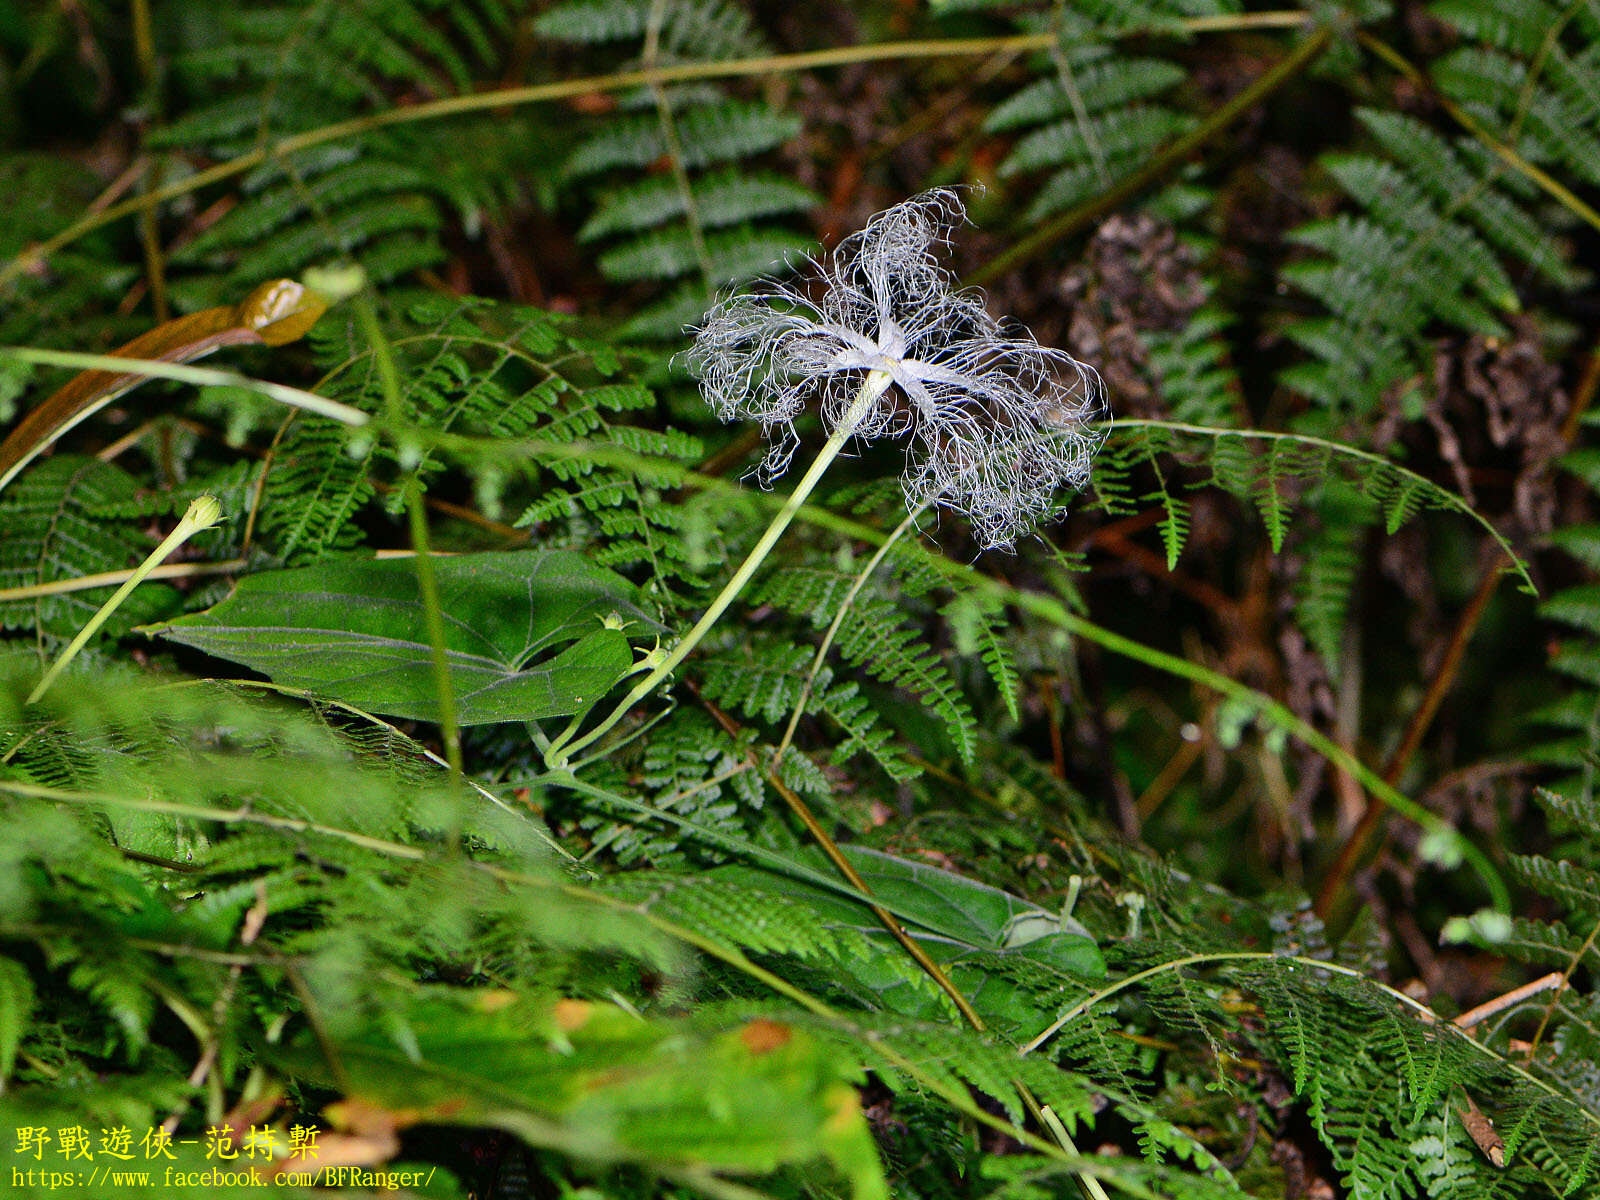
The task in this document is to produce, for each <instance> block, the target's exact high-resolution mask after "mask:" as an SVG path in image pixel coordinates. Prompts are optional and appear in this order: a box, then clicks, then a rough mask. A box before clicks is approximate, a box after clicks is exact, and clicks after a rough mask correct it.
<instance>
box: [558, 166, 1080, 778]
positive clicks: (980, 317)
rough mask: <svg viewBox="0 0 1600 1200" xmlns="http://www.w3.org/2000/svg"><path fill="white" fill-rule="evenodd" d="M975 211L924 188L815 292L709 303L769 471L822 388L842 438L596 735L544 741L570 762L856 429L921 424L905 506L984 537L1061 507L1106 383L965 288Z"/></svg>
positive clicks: (736, 589) (664, 669)
mask: <svg viewBox="0 0 1600 1200" xmlns="http://www.w3.org/2000/svg"><path fill="white" fill-rule="evenodd" d="M965 219H966V211H965V209H964V208H963V207H962V204H961V199H960V197H959V195H958V194H957V193H956V192H955V191H953V190H951V189H949V188H936V189H934V190H932V191H928V192H924V193H922V194H921V195H919V196H914V197H912V198H911V199H910V200H906V201H904V202H902V203H900V204H897V205H895V206H894V207H893V208H890V209H888V210H887V211H885V212H882V213H879V214H878V215H877V216H875V217H873V218H872V220H871V221H869V222H868V223H867V226H866V228H864V229H862V230H861V231H860V232H858V233H855V234H852V235H851V236H850V237H847V238H845V239H844V240H843V241H842V242H840V243H839V245H838V247H837V248H836V249H835V250H834V252H833V253H832V254H831V255H830V256H828V257H827V258H826V259H825V260H812V261H811V264H810V265H811V267H812V268H813V274H814V275H815V277H816V282H817V283H818V284H820V287H819V288H818V289H817V291H818V295H817V297H816V298H815V299H813V298H811V296H810V295H809V294H808V293H807V292H805V291H802V290H800V289H799V288H797V287H795V286H793V285H790V284H786V283H782V282H779V281H777V280H775V279H766V280H761V281H758V282H757V283H756V285H755V286H754V287H753V288H752V289H751V290H749V291H745V292H740V293H736V294H733V295H730V296H727V297H725V298H724V299H723V300H721V301H720V302H719V303H718V304H717V305H716V306H715V307H714V308H712V310H711V311H710V312H709V313H708V314H707V315H706V320H705V323H704V324H703V325H702V326H701V327H700V329H699V331H698V333H697V335H696V338H695V344H694V347H693V349H691V350H690V352H689V355H688V360H689V365H690V367H691V369H692V370H693V371H694V372H695V374H696V375H697V376H698V377H699V379H700V387H701V391H702V393H703V394H704V396H705V398H706V400H707V402H708V403H710V404H711V406H712V407H713V408H715V409H716V410H717V414H718V415H719V416H720V417H722V419H723V420H725V421H732V420H741V419H745V420H748V419H754V420H757V421H760V422H761V424H762V426H763V428H764V429H765V431H766V433H767V436H768V439H769V441H770V443H771V448H770V449H769V451H768V454H767V457H766V460H765V461H764V462H763V464H762V466H761V468H760V470H759V472H758V474H759V477H760V479H761V482H762V483H763V484H764V485H766V484H770V483H771V482H772V481H773V480H774V479H775V478H777V477H778V476H779V475H781V474H782V473H783V472H784V471H785V470H786V469H787V467H788V465H789V462H790V460H791V459H792V458H793V456H794V452H795V449H796V448H797V447H798V446H799V441H800V439H799V435H798V434H797V433H796V432H795V428H794V424H795V421H796V420H797V419H798V418H799V417H800V415H801V414H802V413H803V412H804V411H805V410H806V408H807V407H808V405H810V404H811V403H813V402H819V401H820V408H821V413H822V420H823V425H824V427H825V428H827V430H828V440H827V442H826V443H825V444H824V445H823V447H822V450H821V452H820V453H819V454H818V455H817V457H816V459H815V460H813V462H812V463H811V465H810V466H809V467H808V468H807V469H806V472H805V474H804V475H803V476H802V477H801V479H800V482H799V484H798V485H797V486H796V487H795V490H794V492H793V493H792V494H791V495H790V497H789V499H788V500H787V501H785V503H784V505H783V507H782V508H781V509H780V510H779V511H778V514H777V516H776V517H774V518H773V521H772V524H771V525H769V526H768V527H767V529H766V531H765V532H764V533H763V534H762V535H761V538H760V539H759V540H758V541H757V542H756V545H755V547H754V548H753V549H752V550H751V551H750V554H749V556H748V557H747V558H746V559H745V560H744V562H743V563H742V564H741V565H740V566H739V569H738V570H737V571H736V572H735V573H734V575H733V578H731V579H730V580H729V581H728V583H727V585H726V586H725V587H724V588H723V589H722V591H721V592H720V593H719V594H718V595H717V597H716V599H715V600H713V601H712V602H711V606H710V607H709V608H708V609H706V611H705V613H704V615H702V616H701V618H700V620H699V621H697V622H696V623H695V625H694V628H692V629H691V630H690V631H689V632H688V634H687V635H685V636H684V638H683V639H682V640H681V641H679V642H678V643H677V644H676V645H675V646H674V647H673V648H672V650H671V651H670V652H668V653H666V654H658V655H656V656H653V658H652V659H649V660H646V663H647V666H648V671H647V673H646V674H645V675H644V676H643V677H642V678H641V679H640V680H639V682H638V683H636V684H635V685H634V687H633V688H632V689H631V690H630V691H629V692H628V694H627V695H626V696H625V697H624V698H623V700H622V702H621V703H620V704H619V705H618V706H617V707H616V708H615V709H614V710H613V711H612V712H611V713H610V714H609V715H608V716H607V717H606V718H605V719H604V720H603V721H601V722H600V723H599V724H598V725H596V726H595V727H594V728H592V729H590V730H589V731H588V732H587V733H585V734H583V735H582V736H581V737H580V736H575V735H576V732H577V724H576V722H575V723H574V725H573V727H572V728H569V729H568V730H567V732H566V733H564V734H563V735H561V736H560V737H558V738H556V739H555V740H554V741H553V742H552V743H551V744H550V747H549V748H548V750H547V751H546V753H545V761H546V762H547V764H548V765H549V766H550V767H552V768H554V769H561V768H565V767H567V766H568V765H569V764H570V763H571V762H572V761H573V758H574V756H575V755H576V754H577V753H578V752H579V751H581V750H582V749H584V748H585V747H586V746H589V745H590V744H592V743H593V742H594V741H595V740H596V739H598V738H599V737H601V736H602V735H603V734H605V732H606V731H607V730H609V729H611V728H612V727H613V726H614V725H616V723H617V722H618V721H620V720H621V719H622V718H623V717H624V716H625V715H626V714H627V712H628V710H629V709H630V708H632V706H633V705H634V704H635V703H637V702H638V701H639V700H641V699H643V698H644V697H645V696H647V695H649V693H650V692H651V691H652V690H654V688H655V687H656V686H657V685H658V684H659V683H660V682H661V681H662V680H663V679H665V678H666V677H667V676H668V675H669V674H671V673H672V671H673V670H675V669H676V668H677V666H678V664H679V663H681V662H682V661H683V659H684V658H685V657H686V656H687V655H688V654H689V653H690V652H691V651H692V650H693V649H694V648H695V646H696V645H698V644H699V642H700V640H701V639H702V638H704V637H705V635H706V634H707V633H708V632H709V631H710V629H711V628H712V626H713V625H715V624H716V622H717V620H718V619H719V618H720V617H721V616H722V614H723V612H725V611H726V610H727V608H728V605H729V604H731V603H732V602H733V600H734V598H735V597H736V596H738V594H739V593H740V591H742V590H743V588H744V586H745V584H747V583H748V582H749V580H750V578H751V576H753V575H754V574H755V572H756V570H757V569H758V568H759V567H760V565H761V563H762V562H763V560H765V558H766V556H767V555H768V554H769V553H770V552H771V550H772V547H773V546H774V545H776V543H777V541H778V538H779V537H780V536H781V535H782V534H783V531H784V530H785V529H787V528H788V526H789V523H790V522H791V521H792V520H793V519H794V516H795V514H796V513H797V512H798V511H799V510H800V506H801V505H802V504H804V503H805V501H806V498H807V497H808V496H810V495H811V493H812V491H813V490H814V489H815V488H816V486H817V484H818V482H819V481H820V480H821V479H822V476H823V474H824V472H826V470H827V469H828V467H829V466H830V465H831V464H832V462H833V460H834V459H835V458H836V457H837V456H838V455H839V453H840V451H841V450H843V449H844V446H845V444H846V443H847V442H848V441H849V440H850V439H852V438H859V439H861V440H870V439H873V438H878V437H885V436H888V437H906V438H908V439H909V441H910V443H911V445H910V451H909V453H908V455H907V466H906V472H905V475H904V476H903V478H902V485H903V488H904V491H905V496H906V503H907V506H908V507H909V508H910V509H911V510H912V511H917V510H919V509H921V508H923V507H925V506H930V505H936V506H940V507H945V508H950V509H953V510H956V511H959V512H961V513H964V514H965V515H966V516H967V517H968V518H969V520H970V521H971V523H972V527H973V531H974V533H975V534H976V535H977V537H978V540H979V542H980V543H981V544H982V545H983V547H984V548H985V549H1003V548H1007V547H1009V546H1011V544H1012V543H1013V542H1014V541H1015V539H1016V538H1017V537H1019V536H1021V535H1022V534H1024V533H1026V532H1028V531H1029V530H1031V529H1032V528H1033V526H1034V525H1035V524H1036V523H1037V522H1038V521H1040V520H1042V519H1045V518H1048V517H1051V516H1055V515H1057V514H1058V513H1060V512H1061V511H1062V509H1061V504H1060V496H1061V493H1062V490H1063V489H1071V488H1078V487H1081V486H1082V485H1083V484H1084V483H1085V482H1086V481H1087V479H1088V476H1089V464H1090V462H1091V460H1092V459H1093V457H1094V453H1095V451H1096V450H1097V449H1098V448H1099V445H1100V442H1101V440H1102V434H1101V432H1100V430H1099V428H1098V426H1097V425H1096V424H1095V422H1096V419H1097V418H1098V417H1099V416H1100V415H1101V411H1102V408H1103V403H1104V390H1103V388H1102V386H1101V383H1100V377H1099V376H1098V375H1097V374H1096V373H1095V372H1094V370H1093V369H1092V368H1090V367H1087V366H1085V365H1084V364H1083V363H1080V362H1078V361H1077V360H1076V359H1074V358H1073V357H1072V356H1071V355H1069V354H1067V353H1065V352H1064V351H1061V350H1054V349H1049V348H1046V347H1043V346H1040V345H1039V343H1038V342H1037V341H1036V340H1035V339H1034V338H1033V336H1032V335H1031V334H1029V333H1028V332H1027V331H1026V330H1024V329H1020V328H1016V327H1012V326H1002V324H1001V322H999V321H998V320H996V319H995V318H994V317H993V316H991V315H990V314H989V312H988V311H987V309H985V307H984V304H983V298H982V296H981V295H979V294H978V293H976V292H973V291H970V290H961V289H958V288H957V287H956V284H955V280H954V278H953V277H952V276H951V274H950V273H949V271H947V270H946V269H945V268H944V267H943V266H942V265H941V264H940V262H939V260H938V257H937V256H936V254H935V248H936V247H942V246H944V245H947V244H948V242H949V240H950V233H951V231H952V230H953V229H955V228H956V227H957V226H959V225H960V224H961V223H962V222H963V221H965Z"/></svg>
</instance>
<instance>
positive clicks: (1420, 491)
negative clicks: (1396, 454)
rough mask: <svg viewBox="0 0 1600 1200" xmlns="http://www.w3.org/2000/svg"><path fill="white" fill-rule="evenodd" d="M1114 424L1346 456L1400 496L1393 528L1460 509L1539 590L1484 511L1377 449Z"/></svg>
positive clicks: (1138, 431)
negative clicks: (1428, 513) (1430, 511)
mask: <svg viewBox="0 0 1600 1200" xmlns="http://www.w3.org/2000/svg"><path fill="white" fill-rule="evenodd" d="M1114 428H1116V429H1119V430H1128V431H1131V432H1132V433H1133V434H1134V436H1135V437H1136V438H1137V437H1140V436H1147V435H1148V434H1161V433H1167V434H1185V435H1193V436H1196V437H1204V438H1209V439H1211V440H1213V441H1220V440H1223V439H1226V438H1243V439H1246V440H1252V441H1266V442H1270V443H1287V444H1289V445H1291V446H1294V447H1297V448H1303V449H1306V450H1311V451H1314V452H1317V453H1319V454H1327V455H1329V456H1331V458H1332V459H1333V460H1334V461H1338V460H1348V461H1349V462H1350V463H1351V464H1352V465H1353V466H1354V467H1355V468H1356V470H1357V471H1358V474H1357V477H1356V478H1357V482H1358V483H1360V484H1361V485H1362V487H1363V488H1364V489H1376V491H1377V493H1378V494H1379V495H1380V496H1384V497H1400V498H1401V504H1400V507H1398V508H1390V509H1389V510H1388V511H1389V512H1390V513H1391V516H1390V517H1389V519H1391V520H1394V519H1395V517H1394V515H1392V514H1396V513H1398V514H1403V515H1401V516H1400V518H1399V520H1397V521H1396V528H1398V525H1399V524H1400V523H1401V522H1402V521H1403V520H1404V519H1405V517H1407V516H1409V515H1410V514H1412V513H1415V512H1416V511H1418V509H1419V508H1420V507H1421V506H1423V505H1424V504H1426V506H1427V507H1429V508H1436V509H1440V510H1443V511H1446V512H1453V513H1458V514H1460V515H1461V516H1464V517H1467V518H1468V519H1470V520H1471V521H1472V522H1474V523H1475V524H1476V525H1478V526H1479V527H1480V528H1481V529H1483V530H1484V531H1485V532H1486V533H1488V534H1489V535H1490V536H1491V537H1492V538H1493V540H1494V541H1495V543H1496V544H1497V545H1498V546H1499V547H1500V549H1501V550H1502V551H1504V552H1505V555H1506V559H1507V561H1508V562H1510V563H1511V568H1512V571H1513V572H1514V573H1515V574H1516V576H1517V578H1518V579H1520V580H1521V581H1522V590H1523V591H1524V592H1526V593H1527V594H1529V595H1537V594H1538V589H1537V588H1536V587H1535V586H1534V583H1533V577H1532V576H1531V575H1530V574H1529V573H1528V566H1527V564H1526V563H1525V562H1524V561H1523V560H1522V558H1521V557H1520V556H1519V555H1517V553H1516V552H1515V551H1514V550H1513V549H1512V547H1511V544H1510V542H1509V541H1507V540H1506V537H1505V535H1504V534H1502V533H1501V532H1500V531H1499V530H1498V529H1496V528H1495V526H1494V524H1493V523H1492V522H1491V521H1490V520H1489V519H1488V518H1487V517H1485V516H1483V515H1482V514H1481V513H1479V512H1478V511H1477V510H1476V509H1474V508H1473V507H1472V506H1471V505H1470V504H1468V503H1467V501H1465V500H1464V499H1462V498H1461V497H1460V496H1458V495H1456V494H1455V493H1454V492H1451V491H1449V490H1448V489H1447V488H1443V487H1441V486H1440V485H1438V484H1436V483H1434V482H1432V481H1431V480H1429V479H1427V478H1426V477H1424V476H1422V475H1418V474H1417V473H1416V472H1415V471H1412V470H1410V469H1409V468H1407V467H1403V466H1401V465H1400V464H1398V463H1396V462H1394V461H1393V460H1392V459H1388V458H1385V457H1384V456H1383V455H1381V454H1376V453H1373V452H1372V451H1368V450H1362V449H1360V448H1359V447H1355V446H1349V445H1345V444H1342V443H1340V442H1335V441H1331V440H1329V439H1327V438H1321V437H1316V436H1314V435H1311V434H1303V433H1292V432H1280V431H1273V430H1265V429H1228V428H1213V427H1208V426H1203V425H1190V424H1186V423H1183V422H1178V421H1160V420H1153V419H1140V418H1129V419H1119V420H1118V421H1117V422H1116V425H1115V427H1114ZM1161 444H1163V443H1151V442H1148V441H1147V442H1144V443H1135V454H1136V455H1139V456H1148V455H1149V454H1150V453H1151V450H1152V449H1153V448H1154V447H1155V446H1158V445H1161ZM1280 461H1281V460H1280ZM1274 478H1276V476H1274Z"/></svg>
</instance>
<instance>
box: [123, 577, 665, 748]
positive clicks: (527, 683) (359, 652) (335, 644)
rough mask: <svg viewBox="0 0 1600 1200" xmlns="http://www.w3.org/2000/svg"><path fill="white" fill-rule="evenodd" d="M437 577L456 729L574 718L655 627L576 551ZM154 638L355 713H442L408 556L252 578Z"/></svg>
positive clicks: (627, 593)
mask: <svg viewBox="0 0 1600 1200" xmlns="http://www.w3.org/2000/svg"><path fill="white" fill-rule="evenodd" d="M434 570H435V572H436V573H437V576H438V580H439V598H440V605H441V608H442V609H443V614H444V625H445V647H446V661H447V667H448V671H449V676H450V683H451V688H452V691H453V692H454V699H455V711H456V720H457V721H458V722H460V723H461V724H462V725H482V724H487V723H489V722H495V721H527V720H535V719H538V718H541V717H557V716H566V715H568V714H571V713H576V712H580V711H582V710H583V709H585V708H587V707H588V706H589V705H591V704H593V703H594V702H595V701H596V700H597V699H599V697H600V696H602V695H604V694H605V692H606V690H607V689H608V688H610V687H611V685H612V684H614V683H615V682H616V681H617V680H618V679H620V678H621V677H622V676H623V674H624V673H626V671H627V670H628V668H629V667H630V666H631V665H632V662H633V653H632V651H631V649H630V648H629V646H628V637H627V632H625V631H631V632H634V633H635V634H638V633H642V632H645V631H646V630H648V629H653V628H656V625H655V622H653V621H652V620H651V619H650V618H649V617H648V616H646V615H645V613H644V612H643V611H642V610H641V609H640V608H639V607H638V605H637V604H636V602H635V599H634V595H635V593H634V589H633V586H632V585H631V584H630V583H628V582H627V581H626V580H625V579H623V578H622V577H621V576H619V575H616V574H613V573H612V572H610V571H607V570H605V569H604V568H602V567H597V566H595V565H594V564H593V563H591V562H590V561H589V560H588V559H586V558H585V557H584V556H582V555H581V554H577V553H575V552H573V551H568V550H556V551H545V550H519V551H511V552H505V553H493V554H464V555H460V556H457V557H451V558H444V557H441V558H439V559H437V560H435V563H434ZM153 632H156V633H159V634H160V635H161V636H163V637H166V638H169V639H171V640H172V641H175V642H182V643H183V644H184V645H187V646H193V647H195V648H196V649H199V650H204V651H205V652H206V653H208V654H214V655H216V656H217V657H218V658H225V659H228V660H229V661H230V662H236V663H240V664H242V665H244V666H246V667H250V668H251V669H253V670H256V671H260V672H261V673H262V674H264V675H266V676H267V677H268V678H270V679H271V680H273V681H274V682H275V683H281V684H286V685H289V686H292V687H301V688H305V689H306V690H307V691H310V692H313V693H315V694H317V695H319V696H326V697H330V698H332V699H335V700H340V701H343V702H344V703H346V704H352V705H355V706H356V707H357V708H362V709H367V710H369V711H372V712H377V713H384V714H386V715H389V716H397V717H410V718H413V719H417V720H425V721H436V720H438V719H439V718H440V716H441V713H440V711H439V702H438V697H437V695H436V688H435V676H434V664H433V651H432V648H431V646H430V644H429V641H428V633H427V623H426V614H425V612H424V608H423V604H422V597H421V592H420V590H419V587H418V583H417V568H416V563H415V562H414V561H412V560H411V559H383V560H370V559H366V560H358V559H338V560H333V561H328V562H321V563H318V564H316V565H315V566H310V567H301V568H297V569H294V570H288V571H270V572H265V573H262V574H259V575H250V576H247V577H246V578H245V579H243V580H241V581H240V583H239V586H238V588H237V589H236V590H235V591H234V593H233V595H231V596H229V597H228V599H226V600H224V601H223V602H222V603H220V604H218V605H216V606H214V607H212V608H210V609H208V610H206V611H205V612H203V613H196V614H195V615H193V616H188V617H183V618H181V619H179V620H176V621H170V622H167V623H166V624H164V625H160V626H156V627H154V629H153Z"/></svg>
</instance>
